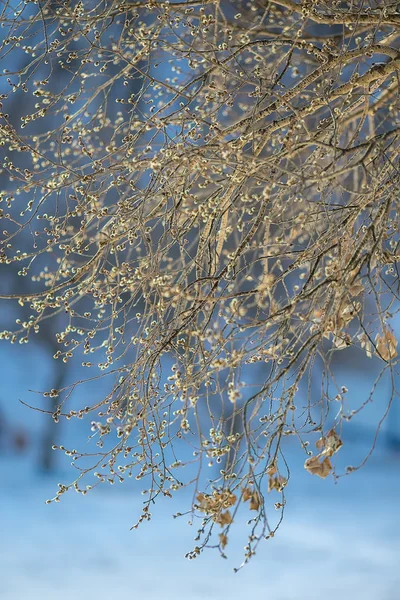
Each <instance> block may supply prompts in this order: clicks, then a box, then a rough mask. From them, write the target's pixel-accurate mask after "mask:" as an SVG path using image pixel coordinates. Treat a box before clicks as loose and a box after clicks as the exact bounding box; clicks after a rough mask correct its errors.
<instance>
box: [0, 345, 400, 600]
mask: <svg viewBox="0 0 400 600" xmlns="http://www.w3.org/2000/svg"><path fill="white" fill-rule="evenodd" d="M0 359H1V361H2V365H3V372H2V386H1V394H0V396H1V408H2V410H3V414H4V413H5V415H6V418H7V423H8V424H11V425H13V426H18V427H22V428H23V429H24V431H27V432H28V434H29V436H30V439H29V445H28V447H27V449H26V452H25V454H22V455H21V456H20V457H18V456H17V455H15V454H11V453H10V452H9V451H7V450H5V449H4V447H3V449H1V448H0V477H1V482H2V483H1V486H0V525H1V541H2V543H1V544H0V600H25V599H26V600H53V599H57V600H70V599H71V598H76V599H77V600H81V599H82V600H86V599H87V598H88V597H90V598H96V600H106V599H109V598H114V597H123V598H132V599H136V598H138V597H144V598H146V600H161V599H162V600H169V599H171V600H172V599H174V600H175V599H176V598H180V597H185V598H187V599H188V600H195V599H197V598H204V599H210V600H213V599H217V598H218V600H220V599H221V598H229V599H231V598H238V599H243V598H251V597H254V596H255V595H256V597H257V598H262V599H264V598H265V599H267V600H321V599H323V600H337V598H340V599H341V600H358V599H360V600H398V599H399V597H400V592H399V590H400V560H399V559H400V511H399V508H398V507H399V498H400V476H399V475H400V456H399V455H397V456H396V455H395V454H394V453H390V452H389V451H388V449H387V448H385V445H384V444H381V445H380V446H379V447H378V449H377V451H376V452H375V454H374V455H373V457H372V458H371V459H370V461H369V462H368V463H367V465H366V466H365V467H364V468H363V469H362V470H361V471H359V472H356V473H353V474H352V475H351V476H348V477H343V478H342V479H340V481H339V483H338V484H337V485H335V484H334V483H333V481H332V480H321V479H318V478H317V477H314V476H312V475H310V474H308V473H306V472H305V471H304V469H302V466H301V465H302V462H304V459H303V458H301V459H300V458H299V457H298V455H297V454H293V456H292V458H293V461H294V468H292V479H291V481H290V486H288V490H287V499H288V504H287V508H286V516H285V519H284V522H283V524H282V526H281V528H280V529H279V531H278V534H277V535H276V537H275V538H274V539H273V540H269V541H268V542H264V543H262V545H261V546H260V548H259V550H258V552H257V555H256V556H255V557H254V559H253V560H252V562H251V563H250V564H249V565H248V566H246V567H245V568H244V569H242V570H241V571H240V572H239V573H237V574H234V573H233V567H237V566H238V565H239V564H240V563H241V560H242V557H243V546H244V544H245V543H246V531H245V525H244V524H243V525H238V529H239V531H238V533H237V535H236V538H232V540H230V543H229V546H228V548H227V550H228V556H229V559H228V560H223V559H222V558H220V557H219V555H218V553H217V552H216V551H213V550H209V551H207V552H205V553H204V554H202V555H201V556H200V557H199V558H198V559H196V560H195V561H188V560H185V559H184V555H185V553H186V552H187V551H189V550H191V549H192V548H193V545H194V542H193V538H194V536H195V531H194V530H193V528H190V527H189V526H188V525H187V524H186V521H185V519H181V520H174V519H173V518H172V514H173V513H174V512H176V511H178V510H182V509H185V508H187V507H188V505H189V503H190V499H189V498H188V497H186V496H185V492H181V493H180V494H179V495H177V496H176V499H173V500H168V499H165V500H164V501H162V502H161V503H160V504H159V505H158V507H156V508H155V510H154V513H153V519H152V521H151V523H147V524H143V526H142V527H141V528H139V530H137V531H130V526H131V525H132V524H134V523H135V521H136V518H137V516H138V513H139V509H140V505H141V502H142V501H143V496H141V495H140V493H139V492H140V490H139V489H137V488H136V487H135V486H134V485H125V484H124V485H122V486H117V485H115V486H114V487H109V486H108V487H106V486H103V487H99V488H98V489H96V490H93V491H92V492H90V493H89V494H88V495H87V496H85V497H82V496H81V495H78V494H75V493H73V492H71V493H70V494H67V495H66V496H64V497H63V499H62V501H61V502H60V503H59V504H54V503H53V504H50V505H46V504H45V500H46V499H47V498H49V497H52V496H54V493H55V489H56V487H57V483H58V482H59V481H61V482H63V483H66V482H68V481H69V480H70V479H71V477H72V473H71V472H68V471H64V472H61V471H60V470H59V471H58V472H57V473H55V474H54V475H52V476H50V477H49V476H48V477H44V476H43V475H41V474H40V473H39V472H38V471H37V468H36V466H35V465H36V456H37V452H38V440H40V431H41V427H42V426H43V423H42V421H41V415H40V414H39V413H34V412H33V411H30V410H29V409H27V408H25V407H23V406H21V405H20V404H18V398H22V399H24V400H26V401H32V403H34V402H35V399H36V397H34V398H33V399H32V398H30V397H29V395H27V393H26V390H27V389H28V388H34V389H46V385H45V384H44V381H45V380H47V378H48V377H49V373H50V366H49V364H48V362H46V360H47V359H46V358H45V357H44V356H43V355H41V354H40V352H39V351H38V352H36V353H35V354H34V355H32V354H28V353H24V354H21V353H19V354H17V353H16V350H14V348H13V347H11V348H10V347H9V346H7V347H6V346H5V345H2V348H1V352H0ZM368 375H369V374H368V373H366V374H365V378H364V377H363V378H362V380H361V379H360V381H354V380H353V381H351V380H350V381H349V379H348V375H347V376H346V380H345V381H346V384H348V387H349V390H350V391H352V393H356V394H358V396H359V397H361V398H362V397H363V393H364V391H363V386H364V385H365V381H364V380H365V379H366V378H367V377H368ZM368 385H369V384H368ZM47 387H48V386H47ZM384 401H385V398H384V397H383V396H382V406H384ZM382 406H379V401H378V405H375V408H374V406H372V407H371V410H372V411H373V410H375V411H377V412H375V414H373V413H371V415H370V418H371V423H370V424H371V425H372V424H373V423H376V418H377V414H378V413H379V414H381V412H382ZM366 414H368V413H366ZM365 424H366V425H368V423H366V422H365ZM68 425H69V426H68V427H67V424H65V423H64V424H63V425H62V429H61V432H62V437H64V436H66V435H67V436H68V435H69V434H70V433H71V432H75V433H74V434H73V435H75V436H77V437H81V439H84V438H83V437H82V436H83V431H82V430H80V429H79V427H78V428H76V429H74V427H77V426H76V425H74V423H72V422H71V423H69V424H68ZM78 425H79V424H78ZM391 426H392V428H394V430H396V431H397V430H398V429H399V427H398V423H397V424H396V422H395V421H393V420H392V425H391ZM352 431H353V432H355V430H351V429H349V433H348V434H347V438H346V439H345V448H344V449H343V455H342V456H339V455H340V454H341V453H342V451H341V452H340V453H339V455H338V460H339V462H340V466H341V468H343V467H344V466H346V465H348V464H353V465H354V464H357V463H358V462H359V461H360V460H361V459H362V458H363V456H364V455H365V453H366V452H367V451H368V445H367V444H366V442H365V441H364V439H363V436H361V437H360V435H358V437H357V436H356V435H354V439H353V440H352V439H351V438H352V435H353V434H352ZM356 438H357V439H356ZM73 445H75V443H74V444H73ZM80 447H81V446H80ZM289 454H290V452H289ZM296 461H298V464H297V467H296ZM61 466H62V465H60V468H61ZM239 534H241V535H239Z"/></svg>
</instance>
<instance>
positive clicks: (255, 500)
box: [250, 490, 261, 510]
mask: <svg viewBox="0 0 400 600" xmlns="http://www.w3.org/2000/svg"><path fill="white" fill-rule="evenodd" d="M260 504H261V498H260V494H259V493H258V492H257V491H256V490H254V492H253V494H252V496H251V498H250V510H258V509H259V508H260Z"/></svg>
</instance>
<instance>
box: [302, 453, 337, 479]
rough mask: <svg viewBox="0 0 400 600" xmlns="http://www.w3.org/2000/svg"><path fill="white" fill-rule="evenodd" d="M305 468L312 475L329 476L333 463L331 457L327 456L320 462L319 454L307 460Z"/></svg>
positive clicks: (323, 477)
mask: <svg viewBox="0 0 400 600" xmlns="http://www.w3.org/2000/svg"><path fill="white" fill-rule="evenodd" d="M304 468H305V469H306V470H307V471H308V472H309V473H311V474H312V475H318V477H322V479H325V477H328V475H329V474H330V472H331V471H332V464H331V461H330V460H329V458H328V457H327V456H326V457H325V458H324V460H323V461H322V462H319V455H318V456H313V457H312V458H309V459H308V460H306V462H305V464H304Z"/></svg>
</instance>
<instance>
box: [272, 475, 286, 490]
mask: <svg viewBox="0 0 400 600" xmlns="http://www.w3.org/2000/svg"><path fill="white" fill-rule="evenodd" d="M285 483H286V479H285V478H284V477H282V476H281V475H276V476H275V477H271V476H270V478H269V481H268V492H270V491H271V490H276V491H277V492H280V491H281V487H282V486H283V485H285Z"/></svg>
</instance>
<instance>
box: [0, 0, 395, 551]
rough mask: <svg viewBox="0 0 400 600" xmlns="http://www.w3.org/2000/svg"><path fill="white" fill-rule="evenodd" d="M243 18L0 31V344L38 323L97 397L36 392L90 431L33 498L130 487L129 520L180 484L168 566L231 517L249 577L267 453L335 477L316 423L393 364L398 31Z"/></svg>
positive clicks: (208, 541) (119, 11) (280, 483)
mask: <svg viewBox="0 0 400 600" xmlns="http://www.w3.org/2000/svg"><path fill="white" fill-rule="evenodd" d="M264 4H265V5H263V6H261V4H260V3H258V2H255V1H253V0H243V1H242V0H240V1H239V0H230V2H227V1H226V2H225V0H221V1H220V2H218V3H216V2H214V0H210V1H209V0H201V1H199V0H188V1H187V2H186V1H184V2H181V1H177V2H159V1H158V0H149V2H146V1H145V2H139V1H138V2H135V1H133V2H125V1H124V0H122V1H121V2H115V1H114V0H101V1H100V2H97V1H96V2H92V0H83V1H76V0H72V1H71V2H65V3H57V2H53V1H52V0H51V1H50V0H48V1H44V2H41V3H40V6H39V3H37V2H28V1H25V2H21V3H20V4H18V5H15V3H14V5H13V6H11V5H10V4H8V3H6V4H5V6H4V8H3V10H2V14H1V17H0V20H1V25H2V31H3V37H2V38H1V42H0V57H1V59H2V64H3V65H4V71H3V73H2V88H1V97H0V102H1V106H0V149H1V153H2V160H1V165H0V168H1V177H2V186H1V189H0V205H1V208H0V218H1V222H2V228H1V243H0V268H1V273H0V276H1V277H2V281H4V282H5V283H4V286H8V284H9V283H10V282H13V281H15V278H14V275H15V276H16V280H17V283H16V284H15V285H14V283H12V284H11V283H10V288H9V290H8V292H9V293H5V292H4V293H3V296H2V297H1V299H2V303H3V306H4V314H10V315H11V314H15V315H16V321H15V322H12V323H11V322H10V323H9V324H8V325H7V327H6V329H5V330H4V331H3V332H2V333H1V334H0V337H1V339H3V340H8V341H10V342H11V343H16V342H19V343H21V344H25V343H27V342H31V341H32V342H34V340H35V336H36V335H37V334H40V332H41V331H43V330H46V331H47V330H48V329H47V328H49V323H56V335H55V336H53V338H54V344H55V346H56V350H55V351H54V360H56V361H59V362H60V363H62V365H61V366H64V364H65V366H68V365H69V364H72V361H73V360H74V359H75V362H74V363H73V364H76V361H79V363H80V364H81V365H82V370H83V371H87V372H88V374H89V376H88V380H89V381H93V380H95V379H100V380H101V382H102V390H105V391H104V393H103V395H102V396H101V397H97V396H96V399H95V400H93V401H89V400H87V398H88V397H90V394H87V393H86V392H82V393H81V396H79V390H80V388H81V387H82V389H84V388H83V382H84V376H83V375H82V376H81V375H80V374H79V375H78V376H77V379H78V380H79V381H77V383H76V384H74V385H72V386H68V387H63V388H61V389H57V390H52V391H53V392H54V391H55V392H56V394H53V395H52V396H51V397H52V398H53V399H54V402H55V404H54V407H55V408H54V410H53V411H51V414H52V417H53V419H54V420H55V421H56V422H58V421H59V420H60V419H63V418H65V419H68V420H70V419H73V418H78V419H88V424H89V428H90V423H92V425H91V427H92V431H91V435H90V441H91V444H90V450H87V451H86V450H85V451H83V450H77V449H72V450H69V449H66V448H64V447H63V446H57V447H58V448H59V449H61V451H62V452H65V453H66V454H67V456H69V457H70V458H71V459H72V462H73V465H74V467H75V468H76V470H77V473H76V478H75V479H74V481H73V482H72V483H71V484H66V485H64V484H60V487H59V490H58V491H57V493H56V495H55V497H54V500H55V501H59V499H60V497H61V496H62V494H64V493H65V492H66V491H68V490H69V489H71V488H74V489H75V490H76V491H77V492H79V493H83V494H86V492H87V491H88V490H90V489H91V488H92V487H94V486H95V485H97V484H98V483H101V482H106V481H107V482H109V483H111V484H113V483H114V482H123V481H124V480H125V479H126V478H127V477H131V476H133V477H135V478H136V479H137V480H138V481H140V482H141V483H142V485H143V488H144V489H143V493H144V496H145V500H144V507H143V511H142V513H141V514H140V516H139V519H138V522H137V523H136V524H135V525H134V527H136V526H137V525H138V524H139V523H142V522H143V521H148V520H150V519H151V513H150V508H151V507H152V506H153V503H154V500H155V499H156V498H158V497H160V496H165V497H171V496H172V495H173V494H174V493H175V492H177V491H179V490H180V489H181V488H182V487H191V488H194V489H193V501H192V503H191V504H190V506H189V507H188V511H189V513H190V521H191V522H192V523H193V524H194V523H196V524H197V525H198V530H197V531H198V533H197V537H196V544H197V545H196V546H195V549H194V550H193V552H191V553H189V554H188V557H189V558H194V557H196V556H198V554H199V553H200V552H201V551H202V550H203V548H205V547H206V546H215V547H217V548H218V549H219V551H220V552H221V553H222V554H223V555H224V552H225V550H226V548H229V536H228V530H229V529H230V528H232V527H235V526H236V524H237V523H238V522H239V521H240V519H248V526H249V538H248V543H247V545H246V550H245V561H244V562H247V561H248V560H249V558H251V557H252V556H253V554H254V553H255V550H256V547H257V544H258V543H259V541H260V540H263V539H265V538H266V539H269V538H271V537H273V536H274V534H275V532H276V530H277V528H278V526H279V524H280V522H281V518H282V515H283V510H284V507H285V503H286V499H285V489H286V486H288V485H290V477H289V475H290V464H289V462H290V461H289V450H288V449H290V448H292V447H293V445H294V444H296V443H298V451H299V452H300V453H301V454H302V456H304V460H305V461H306V462H305V468H306V470H308V471H309V472H311V473H314V474H317V475H319V476H320V477H326V476H329V475H331V474H334V476H335V477H338V476H339V474H340V473H337V472H336V470H335V460H336V456H334V455H335V453H336V452H337V450H338V449H339V447H340V445H341V442H340V439H339V433H335V432H340V437H343V435H344V434H345V433H346V427H347V426H348V421H349V420H351V419H352V418H353V417H354V418H356V416H357V413H358V412H359V411H360V410H361V409H362V408H363V407H364V406H365V405H367V404H369V403H370V402H372V401H373V399H374V397H375V396H376V391H377V389H378V387H379V384H380V382H381V381H383V378H384V376H385V374H386V373H387V374H388V375H390V376H391V375H392V374H393V373H395V372H396V368H397V367H396V365H397V339H396V333H395V330H394V328H393V327H394V325H393V317H394V316H395V314H396V312H397V310H398V297H399V296H398V292H399V290H398V266H397V265H398V258H399V256H400V251H399V194H398V190H399V184H400V181H399V167H398V156H399V121H398V114H399V99H398V89H399V86H398V76H399V67H400V54H399V50H398V48H399V24H400V16H399V14H398V12H397V11H396V7H395V4H394V3H392V4H388V5H387V6H384V7H380V6H379V3H376V2H372V1H371V2H368V1H367V2H365V1H363V2H361V0H360V1H355V2H351V3H350V2H348V3H347V2H341V3H338V2H323V1H321V2H311V3H309V2H303V1H302V0H297V1H292V0H279V1H278V0H276V1H274V0H272V1H270V2H267V3H264ZM2 289H5V287H3V288H2ZM11 308H12V310H13V311H14V312H11ZM6 309H7V310H8V309H10V312H7V311H6ZM13 318H14V317H13ZM364 358H365V359H368V358H369V359H371V362H370V363H369V366H368V369H370V370H371V372H373V369H375V368H376V370H377V375H376V381H375V383H374V385H373V388H372V390H371V394H370V395H369V396H368V397H366V398H357V395H356V394H355V393H354V390H350V391H349V393H347V389H346V387H345V386H344V385H343V382H342V380H341V379H342V375H341V374H340V368H341V366H342V365H346V366H347V367H351V368H352V369H353V370H355V371H356V372H362V370H363V369H365V368H366V367H365V365H366V362H368V361H364ZM378 369H380V371H378ZM391 379H392V380H393V381H394V378H393V377H391ZM344 383H346V382H344ZM81 384H82V385H81ZM49 387H50V385H49ZM73 395H74V396H77V397H78V399H79V398H82V402H81V404H80V406H79V408H73V407H72V406H71V401H72V400H71V398H72V396H73ZM397 399H398V398H396V390H394V389H393V390H392V393H391V395H390V397H389V398H387V399H385V401H384V404H385V407H384V409H383V410H384V411H386V413H385V414H387V411H388V410H389V407H390V405H391V403H392V402H393V401H394V400H397ZM74 406H75V405H74ZM39 408H40V407H39ZM71 426H72V425H71ZM377 427H378V428H379V427H380V423H379V424H377ZM318 437H320V438H321V440H322V441H320V442H318V444H319V446H318V449H319V450H320V453H319V454H318V455H316V456H312V453H311V451H310V450H308V448H309V445H310V444H313V443H315V441H316V439H317V438H318ZM343 439H344V438H343ZM82 448H87V446H86V444H84V443H82ZM345 450H346V446H345V447H344V448H343V450H342V452H341V454H344V453H345ZM321 483H322V482H321ZM268 492H270V494H268ZM277 497H278V500H277ZM271 501H272V502H273V504H272V506H271V505H270V503H271ZM274 509H276V510H274ZM185 514H186V513H185ZM216 525H217V526H218V527H217V532H218V533H217V535H213V529H214V526H216ZM221 527H222V532H221V531H220V528H221Z"/></svg>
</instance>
